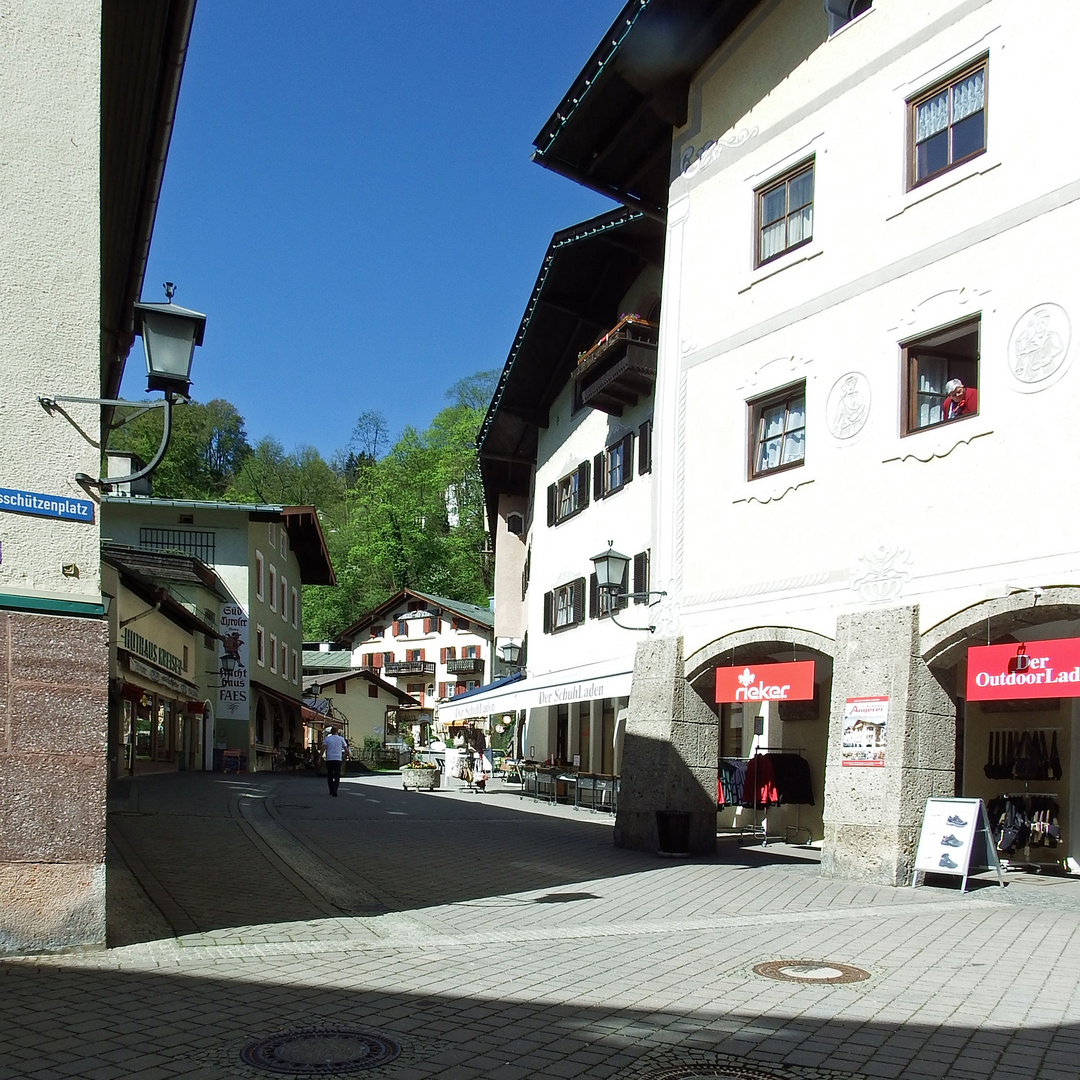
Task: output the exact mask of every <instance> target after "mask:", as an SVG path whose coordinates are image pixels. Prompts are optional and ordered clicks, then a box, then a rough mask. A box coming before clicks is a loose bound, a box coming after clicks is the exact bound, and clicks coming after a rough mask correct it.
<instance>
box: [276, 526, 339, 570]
mask: <svg viewBox="0 0 1080 1080" xmlns="http://www.w3.org/2000/svg"><path fill="white" fill-rule="evenodd" d="M281 516H282V517H283V518H284V519H285V531H286V532H287V533H288V534H289V543H290V544H292V549H293V554H294V555H295V556H296V561H297V562H298V563H299V564H300V580H301V581H302V582H303V583H304V584H305V585H336V584H337V578H336V577H335V576H334V567H333V564H332V563H331V562H330V552H329V551H327V549H326V537H325V536H323V531H322V526H321V525H320V524H319V515H318V514H317V513H316V512H315V507H314V506H284V507H282V509H281Z"/></svg>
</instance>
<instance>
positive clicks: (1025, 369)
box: [1008, 304, 1071, 394]
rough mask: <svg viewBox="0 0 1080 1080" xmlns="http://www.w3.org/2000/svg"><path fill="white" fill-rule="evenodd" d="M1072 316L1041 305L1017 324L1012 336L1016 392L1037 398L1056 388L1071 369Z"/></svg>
mask: <svg viewBox="0 0 1080 1080" xmlns="http://www.w3.org/2000/svg"><path fill="white" fill-rule="evenodd" d="M1070 335H1071V327H1070V324H1069V316H1068V313H1067V312H1066V311H1065V309H1064V308H1063V307H1061V306H1060V305H1058V304H1038V305H1036V306H1035V307H1033V308H1029V309H1028V310H1027V311H1025V312H1024V314H1023V315H1021V316H1020V318H1019V319H1017V320H1016V325H1015V326H1014V327H1013V328H1012V333H1011V334H1010V335H1009V356H1008V364H1009V374H1010V375H1011V376H1012V377H1013V383H1012V388H1013V389H1014V390H1018V391H1020V393H1022V394H1033V393H1036V392H1037V391H1039V390H1045V389H1046V388H1047V387H1048V386H1052V385H1053V384H1054V383H1055V382H1057V381H1058V379H1060V378H1061V376H1062V375H1064V374H1065V371H1066V370H1067V368H1068V363H1067V361H1068V358H1069V339H1070Z"/></svg>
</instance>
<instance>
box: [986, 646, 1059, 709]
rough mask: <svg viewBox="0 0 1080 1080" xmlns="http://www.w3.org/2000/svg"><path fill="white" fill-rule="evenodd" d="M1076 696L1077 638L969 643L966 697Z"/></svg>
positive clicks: (1009, 698) (997, 698) (1001, 698)
mask: <svg viewBox="0 0 1080 1080" xmlns="http://www.w3.org/2000/svg"><path fill="white" fill-rule="evenodd" d="M1062 697H1080V638H1057V639H1056V640H1053V641H1022V642H1020V644H1016V643H1015V642H1014V643H1013V644H1011V645H973V646H972V647H971V648H970V649H968V654H967V699H968V701H1009V700H1013V699H1016V698H1062Z"/></svg>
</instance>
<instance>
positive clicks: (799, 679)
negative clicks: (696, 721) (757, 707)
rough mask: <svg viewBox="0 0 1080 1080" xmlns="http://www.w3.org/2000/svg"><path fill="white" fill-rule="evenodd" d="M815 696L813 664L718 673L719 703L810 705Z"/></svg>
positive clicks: (753, 666)
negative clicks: (757, 702) (793, 702)
mask: <svg viewBox="0 0 1080 1080" xmlns="http://www.w3.org/2000/svg"><path fill="white" fill-rule="evenodd" d="M813 696H814V661H813V660H796V661H793V662H791V663H789V664H740V665H737V666H735V667H718V668H717V669H716V700H717V701H718V702H725V703H728V704H735V703H737V702H744V701H810V700H811V698H813Z"/></svg>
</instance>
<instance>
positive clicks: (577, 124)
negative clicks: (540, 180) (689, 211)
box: [533, 0, 761, 220]
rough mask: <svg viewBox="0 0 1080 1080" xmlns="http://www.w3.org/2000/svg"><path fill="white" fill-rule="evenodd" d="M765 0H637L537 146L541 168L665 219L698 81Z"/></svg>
mask: <svg viewBox="0 0 1080 1080" xmlns="http://www.w3.org/2000/svg"><path fill="white" fill-rule="evenodd" d="M760 2H761V0H629V2H628V3H627V4H626V5H625V6H624V8H623V10H622V11H621V12H620V14H619V16H618V18H617V19H616V20H615V22H614V23H612V25H611V29H610V30H608V32H607V34H605V35H604V38H603V40H602V41H601V42H600V44H599V45H598V46H597V47H596V49H595V50H594V51H593V54H592V56H591V57H590V58H589V61H588V63H587V64H586V65H585V67H584V68H583V69H582V71H581V74H580V75H578V77H577V78H576V79H575V80H574V83H573V85H572V86H571V87H570V89H569V91H568V92H567V94H566V96H565V97H564V98H563V100H562V103H561V104H560V105H559V107H558V108H557V109H556V110H555V112H554V113H553V114H552V115H551V118H550V119H549V120H548V122H547V123H546V124H545V125H544V126H543V127H542V128H541V129H540V132H539V134H538V135H537V136H536V138H535V140H534V141H533V145H534V146H535V147H536V150H535V152H534V153H533V160H534V161H536V162H538V163H539V164H540V165H543V166H544V168H546V169H551V170H552V171H553V172H557V173H559V174H561V175H563V176H566V177H568V178H569V179H571V180H575V181H576V182H577V183H579V184H583V185H584V186H585V187H588V188H592V189H593V190H594V191H598V192H600V193H601V194H604V195H607V196H608V197H609V198H612V199H615V200H616V201H617V202H621V203H623V204H624V205H626V206H630V207H634V208H635V209H637V210H640V211H641V212H642V213H645V214H647V215H649V216H651V217H655V218H657V219H659V220H663V219H664V218H665V217H666V215H667V201H668V188H669V186H670V184H671V170H672V161H671V133H672V130H673V129H674V128H676V127H681V126H682V125H683V124H685V123H686V119H687V96H688V93H689V89H690V82H691V80H692V79H693V77H694V75H695V74H696V72H697V71H698V69H699V68H700V67H701V66H702V64H704V63H705V61H706V60H708V58H709V57H710V56H711V55H712V54H713V53H714V52H715V51H716V50H717V49H718V48H720V46H721V45H723V43H724V42H725V41H726V40H727V38H728V37H729V36H730V35H731V34H732V32H733V31H734V30H735V28H736V27H737V26H738V25H739V23H741V22H742V21H743V19H745V18H746V16H747V15H749V14H750V12H751V11H752V10H753V9H754V8H755V7H756V6H757V5H758V4H759V3H760Z"/></svg>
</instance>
